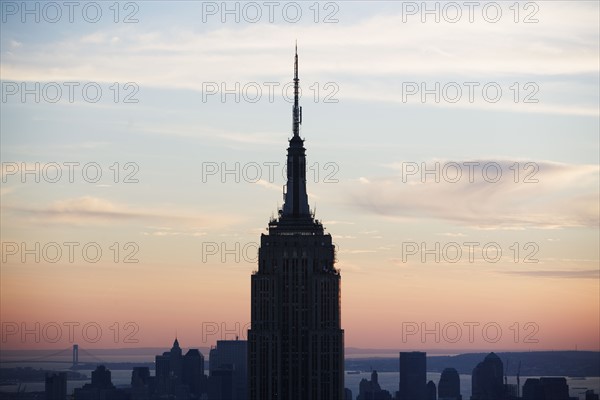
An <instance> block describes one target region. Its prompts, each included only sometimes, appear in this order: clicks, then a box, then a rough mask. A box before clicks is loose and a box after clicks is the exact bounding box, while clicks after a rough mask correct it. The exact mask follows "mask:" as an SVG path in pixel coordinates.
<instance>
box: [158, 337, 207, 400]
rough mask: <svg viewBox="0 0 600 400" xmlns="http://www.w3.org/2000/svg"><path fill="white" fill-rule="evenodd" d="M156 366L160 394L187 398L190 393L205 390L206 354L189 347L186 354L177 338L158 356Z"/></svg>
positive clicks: (196, 394)
mask: <svg viewBox="0 0 600 400" xmlns="http://www.w3.org/2000/svg"><path fill="white" fill-rule="evenodd" d="M155 368H156V377H155V384H154V386H155V393H156V395H158V396H165V397H166V396H171V397H175V398H178V399H179V398H181V399H186V398H187V397H188V396H189V395H190V394H192V395H195V396H199V395H200V394H201V393H203V392H205V389H206V388H205V386H206V385H205V383H206V377H205V376H204V356H203V355H202V353H200V351H198V350H197V349H189V350H188V352H187V353H186V355H185V356H184V355H183V351H182V350H181V347H179V341H178V340H177V339H175V341H174V342H173V347H172V348H171V350H169V351H165V352H164V353H163V354H162V355H158V356H156V361H155Z"/></svg>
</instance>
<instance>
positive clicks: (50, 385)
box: [45, 372, 67, 400]
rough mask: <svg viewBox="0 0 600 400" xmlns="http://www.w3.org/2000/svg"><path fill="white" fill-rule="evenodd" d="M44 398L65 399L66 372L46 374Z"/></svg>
mask: <svg viewBox="0 0 600 400" xmlns="http://www.w3.org/2000/svg"><path fill="white" fill-rule="evenodd" d="M45 388H46V390H45V394H46V400H65V399H66V397H67V373H66V372H58V373H53V374H46V385H45Z"/></svg>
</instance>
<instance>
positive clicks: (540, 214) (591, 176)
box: [349, 159, 600, 230]
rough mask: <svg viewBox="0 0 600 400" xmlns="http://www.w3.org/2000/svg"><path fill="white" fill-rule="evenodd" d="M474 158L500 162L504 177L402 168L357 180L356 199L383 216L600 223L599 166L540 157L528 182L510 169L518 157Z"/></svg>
mask: <svg viewBox="0 0 600 400" xmlns="http://www.w3.org/2000/svg"><path fill="white" fill-rule="evenodd" d="M434 162H435V161H432V162H429V163H428V164H427V165H430V166H431V165H433V163H434ZM474 162H479V163H480V164H479V165H488V164H490V163H495V165H498V166H500V168H501V170H502V171H504V174H505V178H503V179H500V180H499V181H498V182H495V183H491V182H488V181H486V180H485V179H484V178H483V177H482V175H481V170H480V171H479V175H478V176H476V177H475V178H474V180H473V182H469V179H468V177H467V176H463V177H462V179H461V180H460V181H458V182H457V183H449V182H448V181H445V180H444V179H443V178H442V179H440V181H439V183H438V182H435V180H434V179H435V178H433V177H432V175H428V176H425V177H423V176H422V175H421V174H420V173H419V174H418V175H413V176H406V175H405V176H404V177H403V176H402V173H400V175H393V176H390V177H378V178H370V181H371V183H370V184H368V185H358V186H356V185H355V186H353V187H352V188H351V189H349V192H350V195H351V199H352V200H351V203H352V204H353V205H354V206H355V207H357V208H359V209H361V210H363V211H367V212H370V213H372V214H376V215H381V216H384V217H390V218H431V219H441V220H446V221H453V222H459V223H461V224H464V225H466V226H469V227H472V228H478V229H517V230H518V229H527V228H542V229H555V228H564V227H597V226H598V221H599V215H598V201H599V196H600V194H599V193H598V187H597V182H598V179H599V167H598V166H595V165H571V164H561V163H554V162H546V161H540V162H537V163H535V164H536V165H537V166H538V167H539V170H538V172H537V173H536V175H535V179H537V182H532V183H524V182H523V179H522V176H521V177H519V178H518V180H517V182H515V180H514V177H513V176H511V175H510V173H512V171H511V170H510V167H511V166H512V165H513V164H514V161H507V160H491V159H490V160H476V161H474ZM442 163H443V162H442ZM392 167H393V168H395V167H396V166H395V165H394V166H392ZM403 178H405V179H403Z"/></svg>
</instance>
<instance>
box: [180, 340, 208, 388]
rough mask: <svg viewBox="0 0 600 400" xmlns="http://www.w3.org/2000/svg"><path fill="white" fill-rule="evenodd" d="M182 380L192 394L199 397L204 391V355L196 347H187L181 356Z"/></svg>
mask: <svg viewBox="0 0 600 400" xmlns="http://www.w3.org/2000/svg"><path fill="white" fill-rule="evenodd" d="M182 378H183V379H182V381H183V384H184V385H187V387H188V389H189V391H190V393H191V394H193V395H194V396H197V397H200V395H201V394H202V393H204V392H205V391H206V376H205V375H204V356H203V355H202V353H200V351H199V350H198V349H189V350H188V351H187V353H185V356H183V371H182Z"/></svg>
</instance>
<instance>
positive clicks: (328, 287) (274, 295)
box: [248, 52, 344, 400]
mask: <svg viewBox="0 0 600 400" xmlns="http://www.w3.org/2000/svg"><path fill="white" fill-rule="evenodd" d="M301 123H302V109H301V107H300V106H299V79H298V53H297V52H296V56H295V63H294V106H293V124H292V132H293V136H292V138H291V139H290V140H289V147H288V149H287V184H286V190H285V193H284V200H285V203H284V205H283V207H282V209H281V210H279V215H278V218H273V219H271V221H270V222H269V233H268V234H267V235H265V234H263V235H261V240H260V249H259V253H258V271H256V272H255V273H254V274H253V275H252V277H251V281H252V299H251V303H252V306H251V315H252V318H251V319H252V327H251V329H250V330H249V331H248V346H249V352H248V354H249V360H248V362H249V387H250V396H249V398H250V400H342V399H343V398H344V332H343V330H342V329H341V322H340V273H339V271H338V270H336V269H335V268H334V263H335V248H334V245H333V243H332V241H331V235H329V234H326V233H325V232H324V228H323V225H322V224H321V223H320V222H319V221H318V220H316V219H314V215H312V214H311V211H310V210H309V206H308V196H307V192H306V156H305V148H304V140H302V139H301V138H300V124H301Z"/></svg>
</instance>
